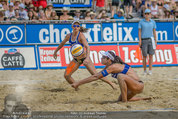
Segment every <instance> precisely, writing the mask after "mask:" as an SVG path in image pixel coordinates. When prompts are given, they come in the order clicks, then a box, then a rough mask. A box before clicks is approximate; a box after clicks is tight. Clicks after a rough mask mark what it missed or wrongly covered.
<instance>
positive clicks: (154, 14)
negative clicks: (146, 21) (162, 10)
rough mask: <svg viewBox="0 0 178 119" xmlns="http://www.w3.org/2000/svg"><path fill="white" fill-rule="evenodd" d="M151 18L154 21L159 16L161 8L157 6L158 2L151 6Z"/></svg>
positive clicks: (153, 1)
mask: <svg viewBox="0 0 178 119" xmlns="http://www.w3.org/2000/svg"><path fill="white" fill-rule="evenodd" d="M150 8H151V18H152V19H157V18H158V17H159V16H158V15H159V7H158V5H157V0H152V4H151V7H150Z"/></svg>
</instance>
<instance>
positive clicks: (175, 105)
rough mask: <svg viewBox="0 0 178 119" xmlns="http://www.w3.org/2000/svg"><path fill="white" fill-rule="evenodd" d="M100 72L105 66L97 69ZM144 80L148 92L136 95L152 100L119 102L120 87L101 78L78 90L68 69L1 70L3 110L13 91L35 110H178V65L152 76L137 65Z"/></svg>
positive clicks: (0, 102)
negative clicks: (66, 73) (70, 81)
mask: <svg viewBox="0 0 178 119" xmlns="http://www.w3.org/2000/svg"><path fill="white" fill-rule="evenodd" d="M97 70H98V71H100V70H101V69H97ZM134 70H135V71H136V72H137V73H138V75H139V77H140V79H141V80H142V81H143V82H144V85H145V87H144V91H143V93H141V94H138V95H137V96H136V97H151V98H152V99H151V100H145V101H135V102H126V103H123V102H116V101H117V99H118V96H119V95H120V88H119V85H118V82H117V80H116V79H114V78H112V77H111V76H108V80H111V81H112V82H114V83H116V84H117V90H113V89H112V88H111V87H110V86H109V85H108V84H106V83H104V82H102V81H100V80H98V81H94V82H91V83H88V84H85V85H82V86H80V87H79V90H78V91H75V90H74V89H73V88H72V87H71V86H70V85H69V84H68V83H67V81H65V79H64V76H63V74H64V69H58V70H14V71H11V70H6V71H2V70H1V71H0V94H1V95H0V110H1V111H2V110H3V107H4V97H5V96H6V95H8V94H10V93H16V94H17V93H19V94H22V97H23V98H22V99H23V103H24V104H25V105H27V106H28V107H29V108H30V109H31V110H32V111H123V110H124V111H125V110H129V111H131V110H155V109H156V110H164V109H168V108H169V109H174V110H178V73H177V71H178V67H154V68H153V74H152V75H146V76H143V75H142V73H143V68H134ZM88 76H90V74H89V72H88V71H87V70H86V69H79V70H77V71H76V72H75V73H74V74H73V78H74V79H75V80H82V79H83V78H86V77H88Z"/></svg>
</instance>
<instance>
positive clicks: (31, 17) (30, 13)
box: [28, 11, 34, 20]
mask: <svg viewBox="0 0 178 119" xmlns="http://www.w3.org/2000/svg"><path fill="white" fill-rule="evenodd" d="M33 19H34V14H33V12H32V11H29V12H28V20H33Z"/></svg>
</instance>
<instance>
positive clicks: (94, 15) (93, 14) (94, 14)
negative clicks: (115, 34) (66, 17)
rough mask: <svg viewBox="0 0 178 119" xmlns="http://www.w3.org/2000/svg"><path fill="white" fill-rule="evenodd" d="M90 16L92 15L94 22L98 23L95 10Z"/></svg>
mask: <svg viewBox="0 0 178 119" xmlns="http://www.w3.org/2000/svg"><path fill="white" fill-rule="evenodd" d="M90 17H91V20H92V21H91V22H92V23H98V21H95V20H97V19H96V13H94V12H93V11H92V12H90Z"/></svg>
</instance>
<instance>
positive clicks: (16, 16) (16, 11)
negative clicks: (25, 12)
mask: <svg viewBox="0 0 178 119" xmlns="http://www.w3.org/2000/svg"><path fill="white" fill-rule="evenodd" d="M19 17H20V16H19V10H18V9H16V10H15V18H16V19H17V20H19Z"/></svg>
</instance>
